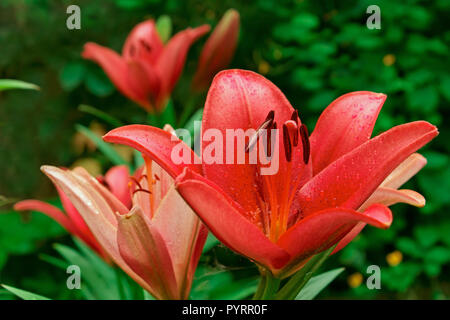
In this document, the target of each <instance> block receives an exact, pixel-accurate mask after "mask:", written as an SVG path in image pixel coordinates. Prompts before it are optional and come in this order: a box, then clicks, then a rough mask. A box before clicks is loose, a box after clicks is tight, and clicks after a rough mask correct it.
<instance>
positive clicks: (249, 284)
mask: <svg viewBox="0 0 450 320" xmlns="http://www.w3.org/2000/svg"><path fill="white" fill-rule="evenodd" d="M258 281H259V280H258V278H250V279H248V278H246V279H241V280H238V281H230V282H229V283H228V284H227V285H225V286H221V287H220V288H218V289H217V290H216V291H215V292H214V295H213V296H212V297H211V298H212V299H217V300H241V299H245V298H247V297H249V296H251V295H252V294H254V293H255V291H256V288H257V287H258Z"/></svg>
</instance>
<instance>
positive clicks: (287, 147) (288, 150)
mask: <svg viewBox="0 0 450 320" xmlns="http://www.w3.org/2000/svg"><path fill="white" fill-rule="evenodd" d="M283 145H284V155H285V156H286V160H287V161H288V162H291V161H292V145H291V139H290V137H289V129H288V126H287V125H286V124H283Z"/></svg>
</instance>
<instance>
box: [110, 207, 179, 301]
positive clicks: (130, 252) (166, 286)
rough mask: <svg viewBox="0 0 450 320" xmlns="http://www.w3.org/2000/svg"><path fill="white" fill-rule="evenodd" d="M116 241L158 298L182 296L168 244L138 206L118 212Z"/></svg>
mask: <svg viewBox="0 0 450 320" xmlns="http://www.w3.org/2000/svg"><path fill="white" fill-rule="evenodd" d="M118 219H119V224H118V232H117V242H118V245H119V251H120V254H121V256H122V258H123V259H124V260H125V262H126V263H127V264H128V265H129V266H130V268H131V269H133V271H135V272H136V273H137V274H138V275H139V276H141V277H142V279H144V280H145V281H146V282H147V283H148V284H149V285H150V286H151V287H152V288H153V292H154V293H155V294H156V297H157V298H159V299H179V298H180V297H179V293H178V292H177V286H176V280H175V275H174V271H173V268H172V260H171V258H170V255H169V252H168V250H167V247H166V245H165V243H164V240H163V239H162V237H161V235H160V234H159V232H158V231H157V230H156V228H154V227H153V226H152V225H151V224H150V223H149V222H148V221H147V219H146V217H145V215H144V214H143V213H142V210H141V209H140V208H139V207H134V208H133V209H132V210H131V211H130V213H128V214H126V215H119V216H118Z"/></svg>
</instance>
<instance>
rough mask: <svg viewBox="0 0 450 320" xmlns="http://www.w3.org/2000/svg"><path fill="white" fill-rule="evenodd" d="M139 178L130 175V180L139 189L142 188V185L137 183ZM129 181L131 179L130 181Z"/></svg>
mask: <svg viewBox="0 0 450 320" xmlns="http://www.w3.org/2000/svg"><path fill="white" fill-rule="evenodd" d="M141 179H142V177H141ZM141 179H139V180H138V179H136V178H135V177H130V180H132V181H133V182H134V183H136V185H137V186H138V187H139V189H142V186H141V184H140V183H139V181H140V180H141ZM130 182H131V181H130Z"/></svg>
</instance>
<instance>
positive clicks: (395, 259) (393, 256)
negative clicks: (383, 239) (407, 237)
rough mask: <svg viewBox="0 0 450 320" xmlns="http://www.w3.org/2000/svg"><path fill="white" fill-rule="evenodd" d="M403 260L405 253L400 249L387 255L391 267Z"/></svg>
mask: <svg viewBox="0 0 450 320" xmlns="http://www.w3.org/2000/svg"><path fill="white" fill-rule="evenodd" d="M402 260H403V254H402V253H401V252H400V251H398V250H395V251H393V252H391V253H389V254H388V255H387V256H386V261H387V263H388V264H389V265H390V266H391V267H395V266H396V265H398V264H400V262H402Z"/></svg>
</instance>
